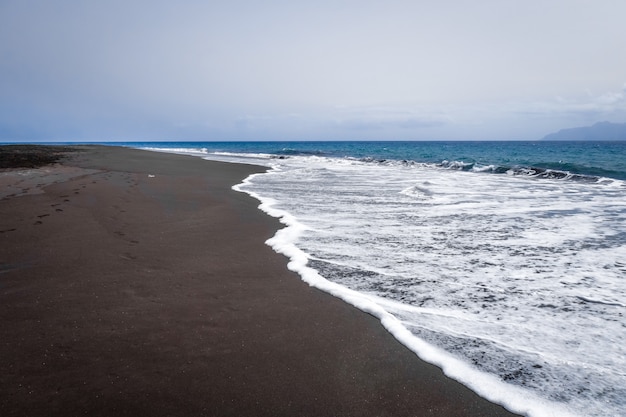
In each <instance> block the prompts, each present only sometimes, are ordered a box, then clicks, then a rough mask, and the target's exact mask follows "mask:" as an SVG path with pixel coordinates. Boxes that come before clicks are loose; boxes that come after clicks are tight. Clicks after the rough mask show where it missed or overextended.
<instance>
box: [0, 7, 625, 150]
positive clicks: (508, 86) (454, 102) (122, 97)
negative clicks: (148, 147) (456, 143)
mask: <svg viewBox="0 0 626 417" xmlns="http://www.w3.org/2000/svg"><path fill="white" fill-rule="evenodd" d="M625 17H626V1H624V0H476V1H469V0H437V1H434V0H433V1H426V0H378V1H369V0H360V1H352V0H333V1H326V0H317V1H306V2H304V1H297V0H290V1H279V0H265V1H258V0H257V1H252V0H227V1H226V0H224V1H210V0H205V1H199V0H198V1H196V0H177V1H173V0H171V1H166V0H124V1H121V0H119V1H118V0H106V1H105V0H100V1H98V0H75V1H70V0H54V1H51V0H0V141H12V140H28V141H35V140H53V141H65V140H80V141H86V140H102V141H106V140H126V141H130V140H257V139H258V140H334V139H343V140H359V139H367V140H369V139H379V140H388V139H398V140H425V139H433V140H441V139H455V140H459V139H472V140H480V139H486V140H493V139H539V138H541V137H542V136H544V135H545V134H548V133H551V132H552V131H555V130H559V129H561V128H566V127H576V126H584V125H589V124H593V123H595V122H598V121H604V120H608V121H613V122H626V23H625Z"/></svg>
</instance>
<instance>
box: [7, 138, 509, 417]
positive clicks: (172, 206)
mask: <svg viewBox="0 0 626 417" xmlns="http://www.w3.org/2000/svg"><path fill="white" fill-rule="evenodd" d="M72 148H73V149H67V148H64V149H63V155H62V157H61V158H60V159H59V158H56V157H55V158H54V160H52V161H47V160H45V159H44V162H43V163H42V164H43V165H42V164H35V166H30V167H28V168H20V167H17V168H15V167H14V168H11V169H3V170H0V321H1V323H2V325H1V326H0V415H1V416H3V417H8V416H64V417H65V416H74V415H89V416H446V417H452V416H512V414H510V413H508V412H507V411H506V410H505V409H503V408H502V407H500V406H498V405H495V404H492V403H490V402H488V401H486V400H484V399H482V398H480V397H478V396H477V395H476V394H474V393H473V392H472V391H470V390H469V389H467V388H465V387H464V386H462V385H461V384H459V383H457V382H455V381H452V380H450V379H449V378H446V377H445V376H444V375H443V374H442V372H441V371H440V370H439V369H438V368H437V367H435V366H432V365H429V364H427V363H425V362H423V361H421V360H419V359H418V358H417V356H416V355H415V354H413V353H412V352H410V351H409V350H408V349H406V348H405V347H404V346H402V345H401V344H399V343H398V342H397V341H396V340H395V339H394V338H393V337H392V336H391V335H390V334H389V333H387V332H386V331H385V330H384V329H383V327H382V326H381V324H380V323H379V322H378V320H376V319H375V318H373V317H371V316H369V315H368V314H365V313H363V312H361V311H359V310H357V309H355V308H353V307H351V306H349V305H347V304H345V303H344V302H342V301H340V300H338V299H335V298H334V297H332V296H329V295H327V294H325V293H322V292H320V291H318V290H316V289H314V288H311V287H308V286H307V285H306V284H305V283H303V282H302V281H301V280H300V278H299V277H298V276H297V275H296V274H294V273H292V272H290V271H288V270H287V268H286V264H287V259H286V258H284V257H283V256H281V255H278V254H276V253H274V252H273V251H272V250H271V248H269V247H268V246H266V245H265V244H264V242H265V240H266V239H268V238H270V237H271V236H273V234H274V233H275V232H276V230H277V229H278V228H280V227H281V225H280V224H279V222H278V221H277V220H276V219H273V218H271V217H268V216H267V215H265V214H264V213H262V212H261V211H259V210H258V209H257V206H258V201H256V200H254V199H252V198H251V197H249V196H248V195H246V194H243V193H238V192H235V191H233V190H232V189H231V186H232V185H234V184H236V183H238V182H241V180H243V179H244V178H245V177H246V176H248V175H250V174H252V173H255V172H261V171H263V170H264V168H262V167H256V166H249V165H238V164H226V163H219V162H208V161H204V160H202V159H200V158H194V157H188V156H181V155H172V154H163V153H156V152H147V151H141V150H133V149H125V148H119V147H104V146H75V147H72ZM50 149H52V148H50ZM48 162H52V164H47V163H48ZM37 165H39V166H37Z"/></svg>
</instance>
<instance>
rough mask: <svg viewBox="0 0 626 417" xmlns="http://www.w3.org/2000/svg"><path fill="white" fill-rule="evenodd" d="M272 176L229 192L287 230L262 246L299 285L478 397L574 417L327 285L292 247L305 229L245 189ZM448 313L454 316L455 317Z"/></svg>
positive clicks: (365, 298) (536, 415)
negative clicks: (345, 308)
mask: <svg viewBox="0 0 626 417" xmlns="http://www.w3.org/2000/svg"><path fill="white" fill-rule="evenodd" d="M277 171H279V170H278V169H277V170H276V171H274V172H277ZM272 173H273V172H269V173H266V174H254V175H252V176H250V177H248V178H247V179H246V180H244V182H243V183H242V184H239V185H236V186H234V187H233V189H235V190H237V191H241V192H246V193H248V194H249V195H251V196H252V197H254V198H256V199H258V200H259V201H260V202H261V205H260V206H259V208H260V209H261V210H263V211H264V212H266V213H267V214H269V215H271V216H273V217H276V218H279V219H280V221H281V222H282V223H283V224H285V225H286V226H287V227H286V228H284V229H281V230H279V231H278V232H277V233H276V235H275V236H274V237H272V238H271V239H269V240H267V242H266V243H267V244H268V245H269V246H270V247H272V248H273V249H274V250H275V251H276V252H278V253H281V254H283V255H285V256H287V257H288V258H289V260H290V261H289V263H288V268H289V269H290V270H292V271H295V272H297V273H299V274H300V276H301V277H302V279H303V281H305V282H306V283H308V284H309V285H311V286H314V287H316V288H318V289H320V290H322V291H325V292H327V293H329V294H331V295H333V296H335V297H337V298H340V299H342V300H344V301H345V302H347V303H349V304H351V305H353V306H355V307H356V308H359V309H360V310H362V311H364V312H367V313H369V314H371V315H373V316H374V317H377V318H378V319H379V320H380V321H381V323H382V325H383V326H384V327H385V328H386V329H387V330H388V331H389V332H390V333H391V334H392V335H393V336H394V337H395V338H396V339H397V340H398V341H399V342H400V343H402V344H403V345H405V346H406V347H408V348H409V349H410V350H411V351H413V352H414V353H416V354H417V356H419V357H420V358H421V359H423V360H425V361H427V362H429V363H432V364H434V365H437V366H438V367H440V368H441V369H442V370H443V372H444V374H446V375H447V376H448V377H450V378H453V379H455V380H457V381H459V382H461V383H463V384H464V385H466V386H468V387H470V388H471V389H472V390H474V391H475V392H476V393H477V394H478V395H480V396H482V397H484V398H486V399H488V400H490V401H492V402H495V403H497V404H500V405H502V406H504V407H505V408H507V409H508V410H510V411H512V412H514V413H518V414H523V415H528V416H532V417H544V416H545V417H548V416H563V417H566V416H575V414H574V413H572V412H571V411H570V410H568V409H567V408H566V407H563V406H561V405H559V404H556V403H551V402H549V401H545V400H543V399H541V398H539V397H538V396H536V395H535V394H533V393H532V392H530V391H528V390H524V389H521V388H519V387H516V386H512V385H508V384H504V383H502V382H501V381H500V380H499V379H498V378H496V377H494V376H493V375H490V374H487V373H485V372H481V371H479V370H477V369H476V368H474V367H472V366H470V365H468V364H467V363H465V362H463V361H461V360H459V359H457V358H456V357H454V356H452V355H450V354H448V353H447V352H445V351H444V350H442V349H439V348H437V347H435V346H433V345H431V344H429V343H426V342H425V341H423V340H421V339H419V338H417V337H415V336H414V335H413V334H412V333H411V332H410V331H409V330H408V329H407V328H406V327H405V326H404V325H403V324H402V322H401V321H400V320H398V318H396V317H395V316H394V315H392V314H390V313H389V312H388V311H387V310H385V308H383V306H381V303H380V301H383V299H381V298H377V297H373V296H370V295H367V294H363V293H361V292H357V291H353V290H351V289H349V288H346V287H345V286H343V285H339V284H337V283H334V282H331V281H328V280H327V279H325V278H324V277H322V276H321V275H320V274H319V273H318V271H316V270H315V269H313V268H310V267H309V266H307V263H308V261H309V259H310V257H309V255H308V254H306V253H305V252H303V251H302V250H301V249H299V248H298V247H297V246H296V242H297V241H298V239H299V238H300V237H301V235H302V232H303V231H304V230H307V229H309V228H307V227H306V226H304V225H303V224H301V223H300V222H299V221H298V220H297V219H296V218H295V217H294V216H293V215H291V214H290V213H288V212H286V211H284V210H281V209H278V208H277V207H276V205H277V201H276V200H274V199H272V198H268V197H263V196H261V195H259V194H257V193H255V192H253V191H250V190H249V189H246V185H249V184H250V183H251V181H252V180H253V179H254V178H255V177H257V176H259V175H272ZM384 303H385V304H387V305H390V304H393V302H390V301H388V300H387V301H384ZM397 304H400V303H397ZM402 308H407V306H406V305H402ZM433 312H434V311H433ZM436 314H439V315H441V312H437V313H436ZM451 315H457V316H458V314H451Z"/></svg>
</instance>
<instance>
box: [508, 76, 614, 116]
mask: <svg viewBox="0 0 626 417" xmlns="http://www.w3.org/2000/svg"><path fill="white" fill-rule="evenodd" d="M515 107H516V108H515V109H514V112H517V113H520V114H524V115H530V116H535V117H552V118H554V117H559V118H562V117H568V116H570V117H576V116H577V117H589V118H600V119H602V118H613V117H625V116H626V84H624V86H623V87H622V89H621V90H618V91H608V92H605V93H602V94H599V95H595V96H594V95H591V94H587V95H585V96H579V97H569V98H565V97H562V96H558V97H556V98H554V99H552V100H549V101H547V100H546V101H537V102H531V103H520V104H517V105H515Z"/></svg>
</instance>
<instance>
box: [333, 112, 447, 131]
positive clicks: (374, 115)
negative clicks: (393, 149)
mask: <svg viewBox="0 0 626 417" xmlns="http://www.w3.org/2000/svg"><path fill="white" fill-rule="evenodd" d="M450 123H452V118H451V117H450V116H449V115H448V114H446V113H444V112H438V111H432V110H416V109H411V108H393V107H357V108H354V107H353V108H339V109H338V112H337V113H336V114H335V124H336V125H337V126H338V127H339V128H342V129H354V130H372V129H373V130H389V129H391V130H396V129H428V128H436V127H441V126H445V125H448V124H450Z"/></svg>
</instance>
